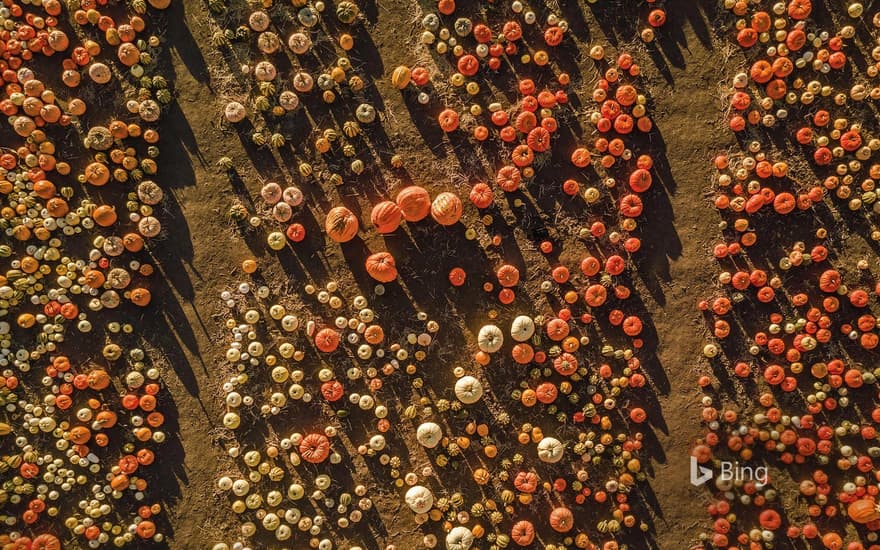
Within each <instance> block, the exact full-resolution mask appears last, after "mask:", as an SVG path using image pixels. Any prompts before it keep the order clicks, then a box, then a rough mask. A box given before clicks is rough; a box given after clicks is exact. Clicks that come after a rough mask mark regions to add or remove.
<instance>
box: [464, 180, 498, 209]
mask: <svg viewBox="0 0 880 550" xmlns="http://www.w3.org/2000/svg"><path fill="white" fill-rule="evenodd" d="M468 198H469V199H471V202H472V203H474V206H476V207H477V208H489V206H491V205H492V200H493V198H494V197H493V196H492V188H491V187H489V186H488V185H486V184H485V183H483V182H480V183H477V184H476V185H474V186H473V187H472V188H471V192H470V194H469V195H468Z"/></svg>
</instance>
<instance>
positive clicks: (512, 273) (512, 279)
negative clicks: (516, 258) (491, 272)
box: [495, 264, 519, 288]
mask: <svg viewBox="0 0 880 550" xmlns="http://www.w3.org/2000/svg"><path fill="white" fill-rule="evenodd" d="M495 275H497V277H498V282H499V283H500V284H501V286H503V287H505V288H510V287H514V286H516V285H517V283H519V269H517V268H516V267H515V266H512V265H510V264H505V265H502V266H501V267H500V268H498V271H497V272H496V273H495Z"/></svg>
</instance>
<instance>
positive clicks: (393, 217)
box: [370, 201, 403, 233]
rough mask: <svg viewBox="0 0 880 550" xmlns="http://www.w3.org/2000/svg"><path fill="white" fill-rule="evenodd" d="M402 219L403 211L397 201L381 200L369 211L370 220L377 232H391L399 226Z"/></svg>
mask: <svg viewBox="0 0 880 550" xmlns="http://www.w3.org/2000/svg"><path fill="white" fill-rule="evenodd" d="M402 219H403V212H402V211H401V210H400V207H399V206H397V203H396V202H392V201H382V202H380V203H379V204H377V205H376V206H374V207H373V211H372V212H370V221H371V222H373V225H375V226H376V231H378V232H379V233H393V232H394V231H396V230H397V228H398V227H400V220H402Z"/></svg>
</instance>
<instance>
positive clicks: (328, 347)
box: [315, 328, 339, 353]
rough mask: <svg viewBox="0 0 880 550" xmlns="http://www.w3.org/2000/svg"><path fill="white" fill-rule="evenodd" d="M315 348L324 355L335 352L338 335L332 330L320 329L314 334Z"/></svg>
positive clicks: (337, 344)
mask: <svg viewBox="0 0 880 550" xmlns="http://www.w3.org/2000/svg"><path fill="white" fill-rule="evenodd" d="M315 346H317V348H318V349H319V350H320V351H323V352H325V353H330V352H332V351H336V348H337V347H338V346H339V333H338V332H336V331H335V330H333V329H332V328H322V329H321V330H319V331H318V333H317V334H315Z"/></svg>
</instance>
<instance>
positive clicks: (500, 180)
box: [495, 165, 522, 193]
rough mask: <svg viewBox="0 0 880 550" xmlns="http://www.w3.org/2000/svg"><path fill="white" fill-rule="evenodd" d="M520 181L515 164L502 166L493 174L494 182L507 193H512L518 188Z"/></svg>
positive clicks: (519, 174)
mask: <svg viewBox="0 0 880 550" xmlns="http://www.w3.org/2000/svg"><path fill="white" fill-rule="evenodd" d="M521 182H522V174H521V173H520V171H519V168H517V167H516V166H511V165H507V166H502V167H501V168H499V169H498V172H497V173H496V174H495V183H497V184H498V187H500V188H501V189H503V190H504V191H506V192H508V193H512V192H514V191H516V190H517V189H519V186H520V183H521Z"/></svg>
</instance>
